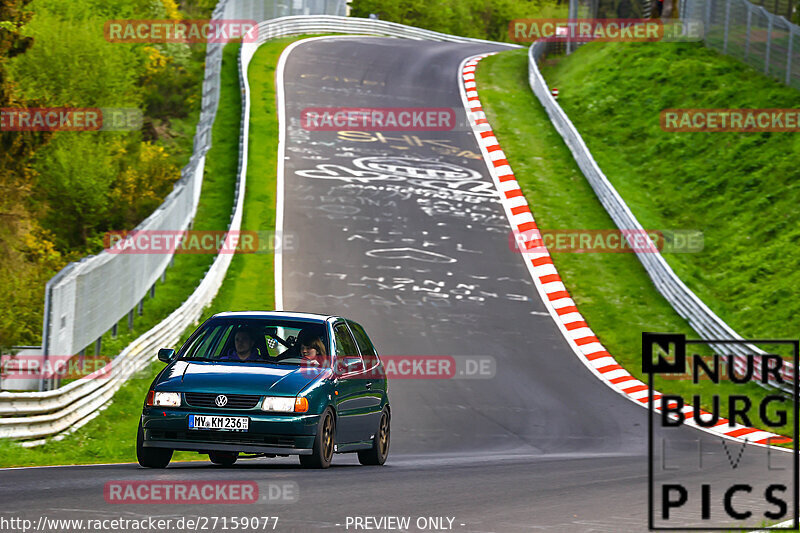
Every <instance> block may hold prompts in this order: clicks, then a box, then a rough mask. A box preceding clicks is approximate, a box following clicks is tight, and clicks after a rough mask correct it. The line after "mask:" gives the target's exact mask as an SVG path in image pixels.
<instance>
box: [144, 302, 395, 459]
mask: <svg viewBox="0 0 800 533" xmlns="http://www.w3.org/2000/svg"><path fill="white" fill-rule="evenodd" d="M158 358H159V359H160V360H161V361H164V362H165V363H167V366H166V367H165V368H164V369H163V370H162V371H161V372H160V373H159V374H158V376H156V378H155V379H154V380H153V383H152V384H151V386H150V388H149V391H148V393H147V397H146V399H145V402H144V407H143V409H142V417H141V421H140V423H139V430H138V434H137V441H136V455H137V458H138V461H139V464H140V465H142V466H144V467H150V468H164V467H166V466H167V465H168V464H169V462H170V460H171V458H172V454H173V451H175V450H187V451H196V452H199V453H203V454H208V455H209V458H210V460H211V461H212V462H213V463H216V464H222V465H228V466H230V465H232V464H233V463H234V462H235V461H236V460H237V458H238V457H239V456H240V454H248V455H249V456H251V457H252V456H256V457H258V456H266V457H275V456H288V455H298V456H299V458H300V463H301V464H302V465H303V466H304V467H309V468H327V467H328V466H330V464H331V460H332V457H333V454H334V453H357V454H358V460H359V462H360V463H361V464H364V465H382V464H383V463H384V462H385V461H386V457H387V456H388V453H389V437H390V421H391V409H390V407H389V398H388V394H387V380H386V374H385V371H384V368H383V363H382V362H381V360H380V357H379V356H378V353H377V351H376V350H375V347H374V346H373V344H372V342H371V341H370V338H369V336H368V335H367V333H366V331H364V328H363V327H361V326H360V325H359V324H357V323H356V322H353V321H352V320H347V319H345V318H341V317H335V316H325V315H316V314H307V313H289V312H277V311H276V312H237V313H220V314H217V315H214V316H213V317H211V318H209V319H208V320H207V321H206V322H204V323H203V324H202V325H201V326H200V327H199V328H198V329H197V330H196V331H195V332H194V333H193V334H192V335H191V336H190V337H189V339H187V341H186V342H185V343H184V344H183V346H182V347H181V348H180V349H179V350H178V352H177V353H176V352H175V351H174V350H172V349H167V348H162V349H161V350H159V352H158Z"/></svg>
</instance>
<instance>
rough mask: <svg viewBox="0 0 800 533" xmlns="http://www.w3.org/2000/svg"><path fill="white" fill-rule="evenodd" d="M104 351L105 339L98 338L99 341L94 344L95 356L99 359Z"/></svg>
mask: <svg viewBox="0 0 800 533" xmlns="http://www.w3.org/2000/svg"><path fill="white" fill-rule="evenodd" d="M102 349H103V337H97V340H96V341H95V343H94V355H95V357H97V356H98V355H100V351H101V350H102Z"/></svg>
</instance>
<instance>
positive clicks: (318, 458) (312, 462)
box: [300, 409, 336, 468]
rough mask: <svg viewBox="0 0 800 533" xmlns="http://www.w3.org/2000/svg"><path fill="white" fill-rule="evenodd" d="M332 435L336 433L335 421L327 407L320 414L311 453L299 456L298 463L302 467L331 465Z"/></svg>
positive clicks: (326, 466) (325, 466)
mask: <svg viewBox="0 0 800 533" xmlns="http://www.w3.org/2000/svg"><path fill="white" fill-rule="evenodd" d="M334 435H336V421H335V420H334V418H333V413H331V411H330V409H327V410H326V411H325V412H324V413H323V414H322V417H321V418H320V421H319V425H318V426H317V435H316V437H314V446H313V447H312V453H311V455H301V456H300V464H301V465H303V468H328V467H329V466H331V460H333V440H334Z"/></svg>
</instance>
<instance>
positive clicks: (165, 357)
mask: <svg viewBox="0 0 800 533" xmlns="http://www.w3.org/2000/svg"><path fill="white" fill-rule="evenodd" d="M174 356H175V350H173V349H172V348H161V349H160V350H159V351H158V360H159V361H163V362H165V363H169V362H170V361H172V358H173V357H174Z"/></svg>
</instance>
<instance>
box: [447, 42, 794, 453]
mask: <svg viewBox="0 0 800 533" xmlns="http://www.w3.org/2000/svg"><path fill="white" fill-rule="evenodd" d="M495 53H496V52H495ZM490 55H494V53H489V54H482V55H477V56H472V57H470V58H467V59H465V60H464V62H463V63H462V64H461V67H460V72H461V79H462V82H463V83H462V84H461V87H460V89H461V97H462V100H463V102H464V107H465V109H466V111H467V114H468V116H469V118H470V124H471V126H472V131H473V133H474V134H475V138H476V139H477V141H478V144H479V145H480V147H481V152H482V153H483V158H484V160H485V161H486V166H487V167H488V168H489V173H490V174H491V176H492V179H493V180H494V184H495V187H497V190H498V191H499V193H500V199H501V202H502V204H503V209H504V210H505V213H506V217H508V221H509V223H510V224H511V227H512V229H513V231H514V233H515V234H517V233H518V234H519V237H520V238H524V239H527V240H525V241H522V242H518V244H519V245H524V248H525V250H524V251H523V250H521V252H522V253H521V254H520V255H521V256H522V257H523V258H524V259H525V263H526V265H527V267H528V271H529V272H530V274H531V277H532V278H533V281H534V283H535V285H536V289H537V290H538V291H539V294H540V296H541V297H542V300H543V301H544V304H545V306H546V307H547V309H548V311H549V312H550V315H551V316H552V317H553V319H554V320H555V322H556V325H557V326H558V327H559V329H560V330H561V333H562V334H563V335H564V338H565V339H566V340H567V342H568V343H569V345H570V346H571V347H572V350H573V351H574V352H575V354H576V355H577V356H578V357H579V358H580V359H581V361H582V362H583V363H584V364H585V365H586V366H587V367H588V368H589V369H590V370H591V371H592V372H593V373H594V374H595V375H596V376H597V377H599V378H600V379H601V380H602V381H603V382H604V383H606V384H607V385H608V386H610V387H611V388H612V389H614V390H615V391H616V392H618V393H620V394H622V395H623V396H625V397H626V398H628V399H630V400H631V401H634V402H636V403H638V404H639V405H641V406H643V407H647V404H648V395H649V393H648V386H647V384H646V383H643V382H642V381H639V380H638V379H636V378H635V377H634V376H632V375H631V374H630V373H629V372H628V371H627V370H625V369H624V368H622V366H621V365H620V364H619V363H618V362H617V361H616V359H614V357H613V356H612V355H611V354H610V353H608V351H607V350H606V349H605V347H604V346H603V344H602V343H601V342H600V340H599V339H598V338H597V336H596V335H595V334H594V332H593V331H592V329H591V328H590V327H589V325H588V324H587V323H586V320H584V318H583V316H582V315H581V314H580V313H579V312H578V308H577V307H576V306H575V302H574V301H573V300H572V298H571V297H570V295H569V292H568V291H567V289H566V287H564V283H563V282H562V281H561V277H560V276H559V275H558V271H557V270H556V267H555V265H554V264H553V260H552V258H551V257H550V253H549V252H548V251H547V248H546V247H545V246H544V243H543V242H542V240H541V237H540V234H539V232H538V228H537V226H536V222H535V221H534V219H533V215H532V214H531V210H530V207H529V206H528V201H527V200H526V199H525V196H524V195H523V194H522V190H521V189H520V186H519V183H517V179H516V177H515V176H514V172H513V171H512V170H511V165H510V164H509V163H508V159H506V156H505V154H504V153H503V150H502V149H501V148H500V143H499V142H498V141H497V138H496V137H495V136H494V132H493V131H492V127H491V126H490V125H489V122H488V121H487V120H486V114H485V113H484V112H483V107H482V106H481V101H480V99H479V98H478V90H477V86H476V83H475V70H476V69H477V66H478V62H479V61H480V60H481V59H483V58H484V57H488V56H490ZM522 247H523V246H520V248H522ZM531 249H534V250H535V251H533V252H531V251H529V250H531ZM661 398H662V395H661V394H660V393H659V392H657V391H653V400H654V403H655V404H656V405H655V409H658V410H661V409H662V403H661V402H662V400H661ZM669 405H670V406H674V405H677V404H676V403H675V402H671V403H670V404H669ZM683 414H684V417H685V424H686V425H690V426H693V427H696V428H697V429H700V430H703V431H706V432H709V433H712V434H715V435H718V436H722V437H727V438H730V439H735V440H739V441H746V442H748V443H750V444H758V445H767V444H778V443H784V442H791V439H790V438H788V437H784V436H782V435H777V434H775V433H770V432H769V431H763V430H760V429H755V428H751V427H747V426H742V425H739V424H736V425H734V426H733V427H731V426H729V425H728V420H727V419H724V418H720V419H719V421H718V423H717V424H716V425H715V426H713V427H711V428H705V427H701V426H699V425H697V423H696V422H695V421H694V420H693V419H694V417H695V416H696V413H695V411H694V408H693V407H691V406H686V407H684V408H683ZM700 414H701V415H704V416H703V419H704V420H708V419H709V417H710V416H711V413H708V412H706V411H703V410H700Z"/></svg>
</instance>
